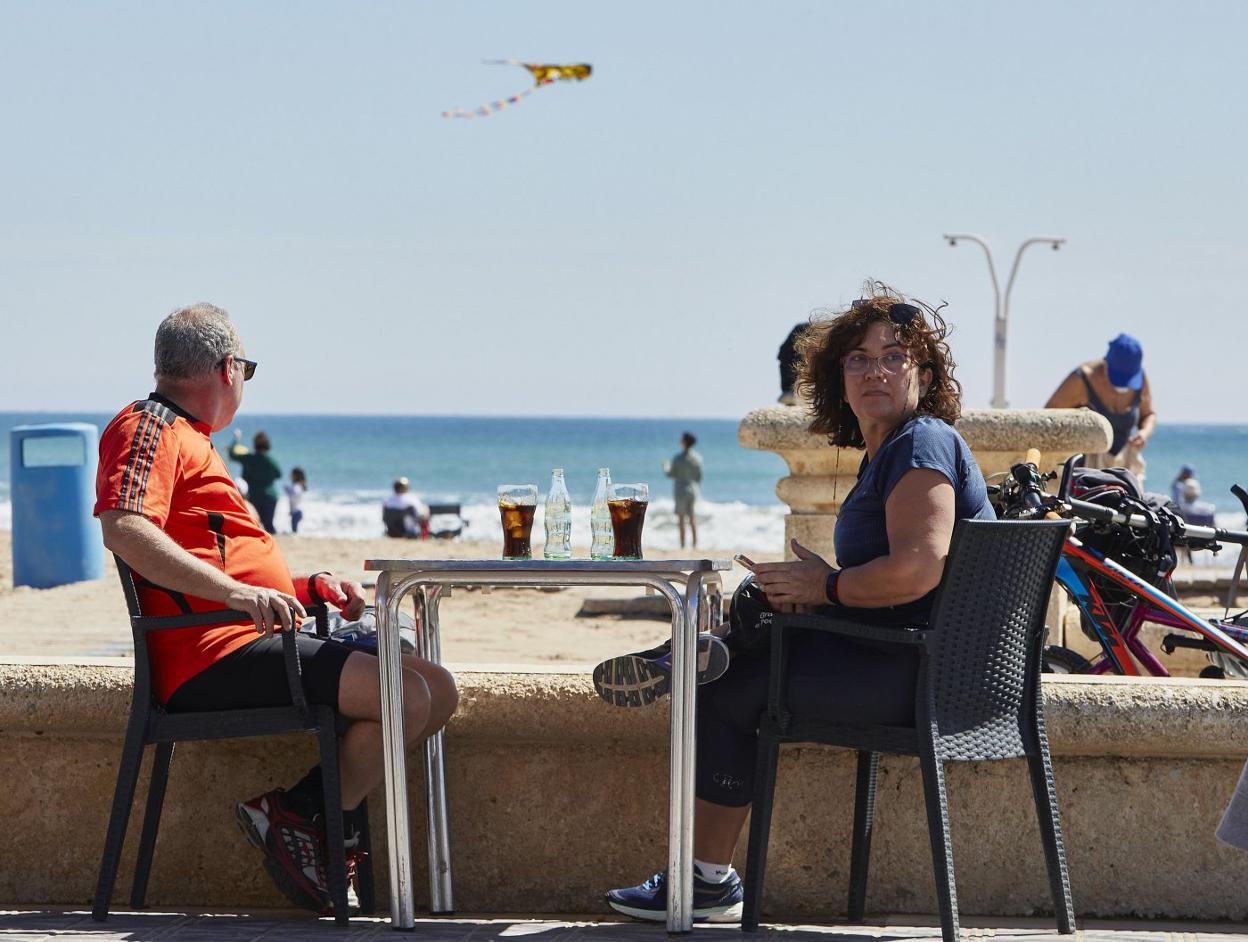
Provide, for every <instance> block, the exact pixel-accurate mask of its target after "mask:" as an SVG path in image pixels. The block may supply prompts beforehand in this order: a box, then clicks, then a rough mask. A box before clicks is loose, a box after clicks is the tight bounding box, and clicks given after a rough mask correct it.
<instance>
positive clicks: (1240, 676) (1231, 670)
mask: <svg viewBox="0 0 1248 942" xmlns="http://www.w3.org/2000/svg"><path fill="white" fill-rule="evenodd" d="M1209 661H1210V663H1212V664H1213V665H1214V666H1215V667H1217V668H1219V669H1220V670H1221V671H1222V676H1223V677H1229V678H1231V679H1232V680H1248V664H1245V663H1244V662H1243V661H1241V660H1240V659H1239V658H1237V657H1236V656H1235V655H1234V654H1223V653H1222V652H1221V651H1211V652H1210V653H1209Z"/></svg>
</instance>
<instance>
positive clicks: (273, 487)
mask: <svg viewBox="0 0 1248 942" xmlns="http://www.w3.org/2000/svg"><path fill="white" fill-rule="evenodd" d="M242 437H243V433H242V431H241V430H239V429H235V430H234V444H232V445H231V446H230V460H232V461H237V462H238V463H239V464H240V465H242V468H243V480H244V481H245V482H246V484H247V499H248V500H249V501H251V504H252V506H253V507H255V508H256V513H257V514H259V515H260V523H261V524H262V525H263V526H264V529H265V531H266V532H268V533H276V532H277V529H276V528H275V527H274V526H273V515H274V514H275V513H277V482H278V481H280V480H281V479H282V469H281V468H280V467H278V464H277V462H276V461H274V460H273V458H272V456H271V455H270V454H269V449H271V448H272V447H273V446H272V443H271V442H270V441H269V436H268V435H266V434H265V433H264V432H256V434H255V437H253V438H252V440H251V444H252V447H253V448H254V449H255V450H254V451H248V449H247V446H246V445H244V444H243V443H242Z"/></svg>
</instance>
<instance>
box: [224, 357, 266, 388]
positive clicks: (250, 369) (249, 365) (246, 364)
mask: <svg viewBox="0 0 1248 942" xmlns="http://www.w3.org/2000/svg"><path fill="white" fill-rule="evenodd" d="M228 359H229V357H226V358H225V359H223V360H222V361H221V362H220V363H218V364H217V369H221V367H223V366H225V361H226V360H228ZM234 362H235V363H241V364H242V365H243V382H244V383H245V382H247V380H249V379H251V378H252V377H253V376H255V375H256V366H257V363H256V361H255V360H248V359H245V358H244V357H240V356H237V355H235V356H234Z"/></svg>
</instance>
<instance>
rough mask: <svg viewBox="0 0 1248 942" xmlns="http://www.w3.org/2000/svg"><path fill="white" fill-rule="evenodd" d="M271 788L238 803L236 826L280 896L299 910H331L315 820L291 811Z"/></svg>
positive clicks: (321, 840) (322, 836)
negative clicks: (260, 854) (259, 857)
mask: <svg viewBox="0 0 1248 942" xmlns="http://www.w3.org/2000/svg"><path fill="white" fill-rule="evenodd" d="M281 796H282V789H280V788H275V789H274V790H273V791H270V792H265V793H264V794H263V795H259V796H257V797H255V798H253V799H251V800H250V801H243V802H239V804H238V806H237V809H236V816H237V818H238V826H239V827H240V828H241V829H242V832H243V834H244V835H245V836H246V837H247V840H248V841H249V842H250V843H251V845H252V846H253V847H256V848H258V849H259V850H261V851H263V852H264V869H265V871H266V872H267V873H268V874H269V876H270V877H272V878H273V882H274V884H276V885H277V888H278V890H279V891H280V892H281V894H282V895H283V896H285V897H286V898H287V899H288V900H290V901H291V902H292V903H294V904H295V905H296V906H299V907H301V908H303V909H311V910H313V911H315V912H318V913H320V912H324V911H325V910H326V909H332V905H331V903H330V900H329V890H328V888H327V883H326V880H325V863H324V860H323V859H322V854H323V851H324V847H325V834H324V831H323V829H322V828H321V825H320V823H319V822H318V821H316V820H309V819H308V818H305V817H303V816H302V815H299V814H296V813H295V812H293V811H291V810H290V809H289V808H288V807H286V805H285V804H284V803H283V802H282V797H281Z"/></svg>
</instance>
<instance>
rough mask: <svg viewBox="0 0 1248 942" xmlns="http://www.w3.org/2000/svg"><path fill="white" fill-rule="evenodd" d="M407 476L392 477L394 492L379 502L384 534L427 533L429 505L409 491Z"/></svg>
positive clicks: (411, 535) (415, 534) (421, 536)
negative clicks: (384, 529) (384, 527)
mask: <svg viewBox="0 0 1248 942" xmlns="http://www.w3.org/2000/svg"><path fill="white" fill-rule="evenodd" d="M410 487H411V483H410V482H409V481H408V480H407V478H403V477H400V478H395V479H394V493H393V494H391V495H389V496H388V497H387V498H386V499H385V500H383V501H382V502H381V520H382V523H384V524H385V525H386V536H405V537H413V538H415V537H419V538H421V539H423V538H425V537H427V536H428V535H429V506H428V505H427V504H426V503H425V502H424V501H423V500H421V499H420V498H419V497H417V496H416V495H415V494H413V493H411V491H410Z"/></svg>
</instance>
